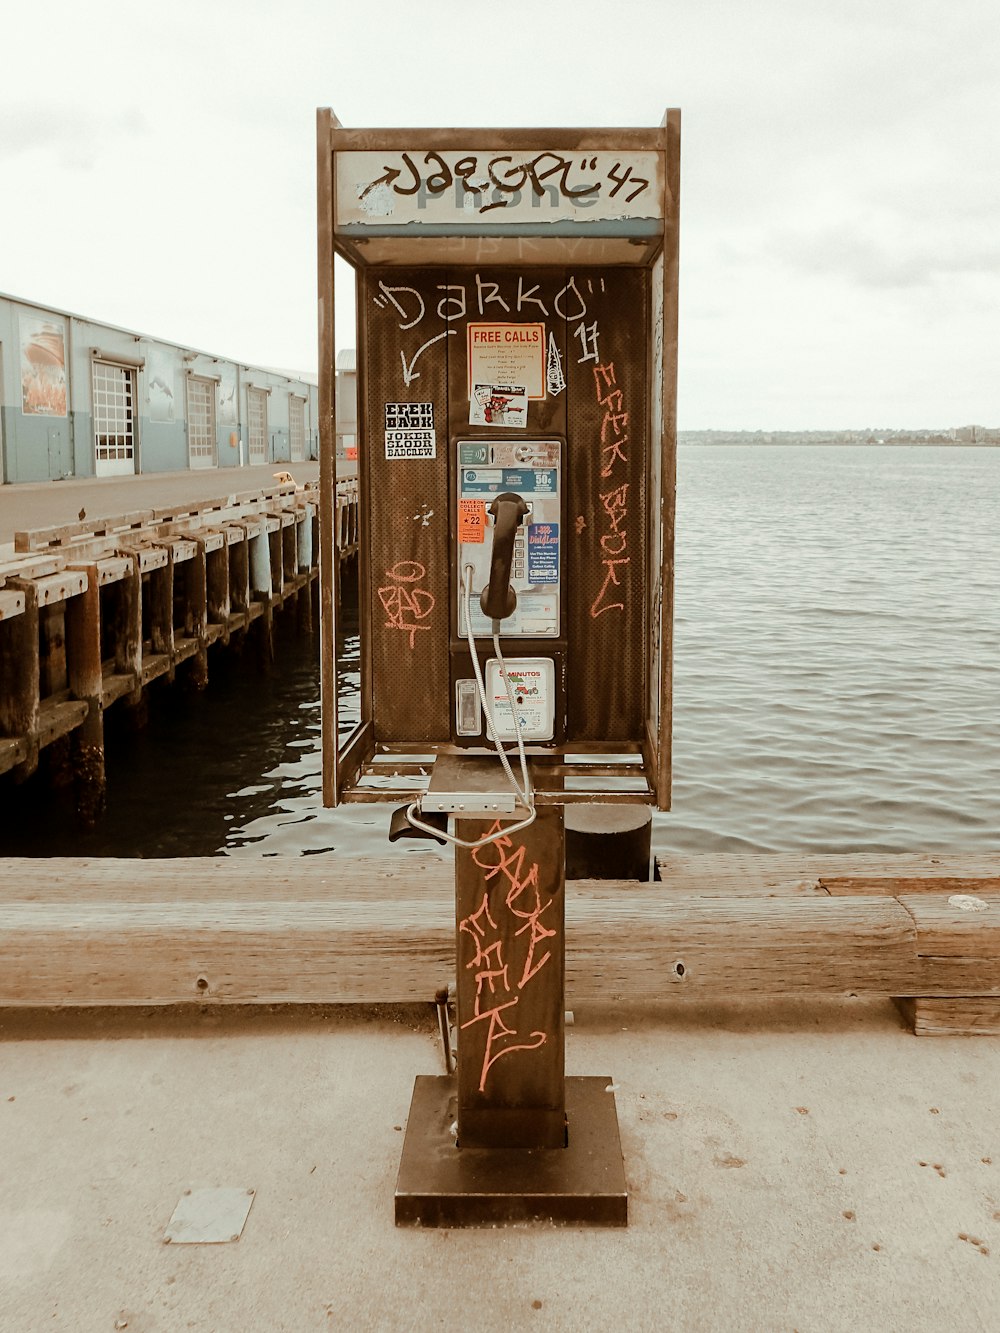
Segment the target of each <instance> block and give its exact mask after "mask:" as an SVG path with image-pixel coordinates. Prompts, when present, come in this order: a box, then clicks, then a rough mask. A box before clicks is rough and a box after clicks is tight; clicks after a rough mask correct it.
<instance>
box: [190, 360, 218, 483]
mask: <svg viewBox="0 0 1000 1333" xmlns="http://www.w3.org/2000/svg"><path fill="white" fill-rule="evenodd" d="M187 409H188V411H187V423H188V465H189V466H190V467H214V466H215V448H216V430H215V381H214V380H203V379H199V378H198V376H197V375H190V376H188V382H187Z"/></svg>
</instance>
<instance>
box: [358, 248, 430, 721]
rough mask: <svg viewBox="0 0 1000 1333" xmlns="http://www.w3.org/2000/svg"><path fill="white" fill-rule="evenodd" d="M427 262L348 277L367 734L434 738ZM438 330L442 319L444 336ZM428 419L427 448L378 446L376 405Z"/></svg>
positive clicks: (379, 410) (381, 439) (380, 426)
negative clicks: (358, 336)
mask: <svg viewBox="0 0 1000 1333" xmlns="http://www.w3.org/2000/svg"><path fill="white" fill-rule="evenodd" d="M440 281H441V279H440V275H439V274H438V273H437V272H435V271H433V270H424V271H419V270H417V271H414V270H408V271H406V272H405V273H402V274H401V273H399V272H398V271H394V272H392V273H382V272H380V271H379V270H371V271H369V272H367V273H366V274H365V275H364V280H363V281H362V282H361V283H360V284H359V301H360V302H361V312H360V313H361V318H362V320H363V321H364V323H365V350H366V375H365V391H366V403H367V414H366V422H367V430H366V440H365V448H366V450H367V468H366V477H367V491H368V493H367V496H366V497H365V499H364V513H365V517H366V522H367V531H368V550H369V570H370V590H371V591H370V603H369V605H370V625H371V668H372V682H373V690H374V716H375V737H376V740H393V741H441V740H447V738H448V735H449V731H450V699H451V691H450V685H449V678H448V589H449V577H448V575H449V545H448V430H447V420H448V393H447V357H446V352H445V347H444V345H443V344H444V342H446V341H449V339H448V338H447V336H440V337H439V336H437V335H438V334H439V332H440V330H439V327H437V322H436V327H435V328H434V329H428V327H427V324H426V323H425V317H426V315H427V312H428V310H432V309H433V308H434V307H435V306H436V305H437V302H438V300H439V296H440V294H439V293H438V291H437V284H438V283H439V282H440ZM446 332H447V330H445V335H446ZM399 404H403V405H412V406H413V414H412V415H413V419H414V420H417V419H427V418H428V416H429V418H430V419H431V420H432V421H433V426H432V427H431V430H432V431H433V435H434V450H433V452H434V456H433V457H426V456H425V457H420V456H414V457H405V456H393V457H387V452H400V451H397V449H396V444H395V443H394V444H393V446H392V448H391V449H390V448H389V447H388V446H387V444H386V420H387V417H386V408H387V405H389V407H390V419H393V417H394V414H393V413H392V410H391V409H392V405H399Z"/></svg>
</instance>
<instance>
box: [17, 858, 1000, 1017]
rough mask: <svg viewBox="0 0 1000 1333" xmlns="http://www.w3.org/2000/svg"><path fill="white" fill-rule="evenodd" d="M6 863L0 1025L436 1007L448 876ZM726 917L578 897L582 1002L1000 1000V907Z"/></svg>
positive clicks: (641, 901) (585, 888) (658, 891)
mask: <svg viewBox="0 0 1000 1333" xmlns="http://www.w3.org/2000/svg"><path fill="white" fill-rule="evenodd" d="M409 860H410V859H409V858H407V860H406V861H403V862H400V861H399V860H398V859H397V860H389V859H386V860H375V859H359V860H350V861H334V860H331V861H330V862H326V863H323V862H321V861H319V859H318V858H308V859H306V860H299V859H296V860H295V861H290V862H287V863H285V864H282V863H280V862H276V861H275V859H273V858H267V859H266V860H265V859H257V858H253V857H239V858H230V859H220V860H171V861H77V860H58V859H57V860H50V861H47V862H46V876H45V880H44V882H40V880H39V877H38V873H37V863H35V862H31V861H16V860H8V861H0V886H2V887H0V1005H8V1006H17V1005H20V1006H25V1005H35V1006H37V1005H90V1004H112V1005H129V1004H172V1003H182V1002H185V1001H197V1000H202V1001H216V1002H221V1003H257V1002H260V1003H278V1002H294V1003H307V1002H353V1003H374V1002H380V1001H407V1000H430V999H431V998H432V996H433V994H434V992H435V990H436V989H437V988H438V987H440V986H442V985H444V984H446V983H447V982H448V981H449V980H451V979H452V977H453V974H454V966H455V963H454V886H453V878H452V869H451V865H450V862H449V861H447V860H444V859H442V860H434V861H431V862H429V863H428V862H426V861H424V859H423V858H419V859H417V858H414V863H409ZM951 896H952V895H948V894H932V893H921V894H914V895H907V896H905V897H904V898H903V899H902V900H900V899H897V898H894V897H892V896H889V895H871V896H862V895H850V896H846V897H842V898H834V897H826V896H819V897H807V896H793V897H763V896H761V897H750V896H746V895H733V896H729V897H711V896H706V895H702V894H699V893H697V892H695V893H690V892H689V893H683V894H682V893H680V892H677V891H675V892H672V893H671V892H665V891H664V889H663V888H662V886H660V885H655V884H643V885H637V884H636V883H635V882H628V881H623V882H620V883H616V882H608V881H604V882H591V881H577V882H574V883H570V884H569V885H568V887H567V908H566V916H567V962H566V979H567V1002H568V1003H570V1004H574V1003H576V1004H578V1003H581V1002H585V1001H588V1000H595V999H601V1000H624V1001H630V1002H648V1001H653V1000H659V999H663V998H667V997H672V996H679V995H685V996H691V997H693V996H698V997H700V998H703V999H704V998H719V997H725V996H739V995H744V996H745V995H792V994H794V995H849V994H863V993H864V994H884V995H892V996H915V997H932V996H936V995H937V996H957V995H962V996H973V995H981V996H988V997H1000V895H997V894H994V895H990V896H988V897H983V898H982V899H981V901H982V903H984V904H985V906H984V907H983V908H982V909H981V910H978V911H972V910H963V909H962V908H961V907H958V906H956V905H955V904H954V903H952V902H950V901H949V898H950V897H951Z"/></svg>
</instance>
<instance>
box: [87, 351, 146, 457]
mask: <svg viewBox="0 0 1000 1333" xmlns="http://www.w3.org/2000/svg"><path fill="white" fill-rule="evenodd" d="M93 384H94V415H93V422H94V471H95V472H96V474H97V475H98V476H99V477H109V476H116V475H121V474H122V473H130V472H134V471H135V426H136V421H135V370H134V368H133V367H132V366H120V365H117V364H115V363H114V362H112V361H97V360H95V361H94V374H93Z"/></svg>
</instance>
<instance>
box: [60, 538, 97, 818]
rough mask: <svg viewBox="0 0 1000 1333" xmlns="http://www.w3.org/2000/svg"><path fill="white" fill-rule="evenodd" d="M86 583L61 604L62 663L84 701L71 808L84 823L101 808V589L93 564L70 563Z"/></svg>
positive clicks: (73, 688) (76, 739)
mask: <svg viewBox="0 0 1000 1333" xmlns="http://www.w3.org/2000/svg"><path fill="white" fill-rule="evenodd" d="M74 568H76V569H80V570H82V571H83V572H84V573H85V574H86V575H87V587H86V589H85V590H84V591H83V592H82V593H79V594H78V595H77V596H76V597H71V598H70V599H69V601H68V602H67V603H66V668H67V680H68V684H69V690H70V694H72V696H73V697H74V698H75V699H82V700H84V701H85V702H86V704H87V716H86V717H85V718H84V719H83V723H82V724H81V726H80V727H79V728H78V729H77V731H76V732H75V734H74V754H73V764H74V769H75V774H74V776H75V779H76V783H75V786H76V807H77V812H78V814H79V815H80V818H81V819H82V820H83V822H84V823H85V824H94V823H96V821H97V820H98V819H99V818H100V816H101V815H102V814H103V812H104V806H105V800H106V782H105V773H104V710H103V703H104V700H103V693H104V674H103V670H102V666H101V588H100V571H99V569H98V567H97V565H96V564H90V565H76V566H74Z"/></svg>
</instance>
